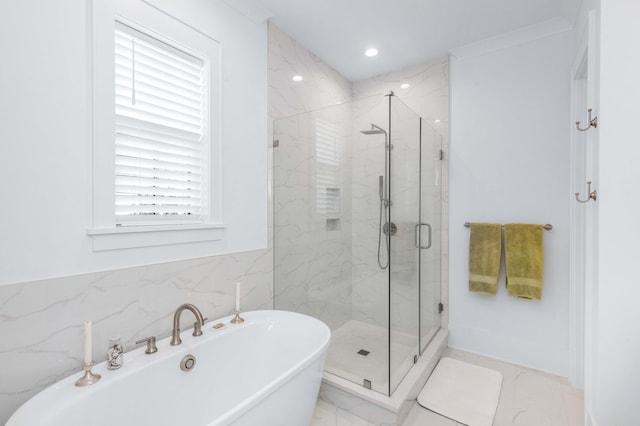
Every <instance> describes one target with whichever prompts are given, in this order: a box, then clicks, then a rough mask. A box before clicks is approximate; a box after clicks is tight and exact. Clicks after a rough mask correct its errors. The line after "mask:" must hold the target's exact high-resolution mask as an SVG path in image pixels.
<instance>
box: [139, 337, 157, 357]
mask: <svg viewBox="0 0 640 426" xmlns="http://www.w3.org/2000/svg"><path fill="white" fill-rule="evenodd" d="M144 342H147V349H146V350H145V351H144V353H145V354H147V355H150V354H153V353H156V352H158V347H157V346H156V336H149V337H147V338H145V339H141V340H138V341H137V342H136V345H139V344H140V343H144Z"/></svg>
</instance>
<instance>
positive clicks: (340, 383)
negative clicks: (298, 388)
mask: <svg viewBox="0 0 640 426" xmlns="http://www.w3.org/2000/svg"><path fill="white" fill-rule="evenodd" d="M448 338H449V330H446V329H440V330H438V332H437V333H436V335H435V336H434V337H433V339H432V340H431V342H430V343H429V345H428V346H427V348H426V350H425V352H424V353H423V354H422V356H421V357H420V358H418V362H417V363H416V364H414V365H413V367H411V369H410V370H409V372H408V373H407V375H406V376H405V377H404V379H402V381H401V382H400V384H399V385H398V387H397V388H396V390H395V391H394V392H393V394H392V395H391V396H385V395H383V394H382V393H380V392H377V391H376V390H375V383H373V384H374V389H373V390H369V389H366V388H364V387H363V386H362V384H356V383H354V382H353V381H350V380H347V379H345V378H343V377H339V376H337V375H336V374H333V373H331V372H330V371H325V372H324V373H323V377H322V385H321V386H320V399H322V400H324V401H326V402H328V403H330V404H332V405H335V406H336V407H339V408H341V409H343V410H345V411H348V412H350V413H351V414H353V415H355V416H358V417H360V418H362V419H365V420H366V421H368V422H369V423H372V424H375V425H388V424H402V422H403V421H404V419H405V418H406V417H407V415H408V414H409V411H410V410H411V407H412V406H413V403H414V402H415V400H416V398H417V397H418V394H419V393H420V390H422V388H423V386H424V384H425V383H426V382H427V379H428V378H429V375H430V374H431V371H433V369H434V368H435V366H436V364H437V363H438V360H439V359H440V356H441V355H442V352H443V351H444V349H445V348H446V347H447V343H448ZM356 356H358V357H360V358H363V357H361V356H360V355H356ZM369 356H370V355H369ZM327 361H329V356H328V357H327ZM411 362H413V360H412V361H411ZM385 375H386V372H385ZM360 383H362V379H360ZM385 392H386V387H385Z"/></svg>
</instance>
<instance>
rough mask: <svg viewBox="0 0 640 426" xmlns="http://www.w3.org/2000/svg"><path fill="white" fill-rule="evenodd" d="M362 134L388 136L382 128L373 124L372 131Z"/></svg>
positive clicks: (363, 131) (362, 131)
mask: <svg viewBox="0 0 640 426" xmlns="http://www.w3.org/2000/svg"><path fill="white" fill-rule="evenodd" d="M360 133H362V134H365V135H386V134H387V131H386V130H385V129H383V128H382V127H379V126H376V125H375V124H373V123H371V130H360Z"/></svg>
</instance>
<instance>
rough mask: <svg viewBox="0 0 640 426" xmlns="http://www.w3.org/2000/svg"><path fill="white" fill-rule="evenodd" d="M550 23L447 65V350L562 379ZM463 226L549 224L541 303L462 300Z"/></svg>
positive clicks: (559, 159) (556, 30) (562, 157)
mask: <svg viewBox="0 0 640 426" xmlns="http://www.w3.org/2000/svg"><path fill="white" fill-rule="evenodd" d="M567 29H568V28H567V27H564V28H563V27H562V26H561V25H557V24H555V23H552V25H546V26H542V27H536V28H528V29H525V30H522V31H519V32H517V33H513V34H508V35H505V36H504V37H501V38H500V39H492V40H488V41H486V42H484V43H478V44H476V45H473V46H468V47H464V48H461V49H457V50H456V51H454V52H453V56H452V57H451V66H450V72H451V145H450V153H451V154H450V155H451V157H450V201H451V203H450V234H449V235H450V284H449V298H450V301H449V302H450V305H451V308H450V316H449V320H450V330H451V335H450V337H449V342H450V345H451V346H454V347H459V348H461V349H465V350H468V351H471V352H477V353H481V354H485V355H488V356H491V357H495V358H499V359H504V360H507V361H510V362H514V363H517V364H521V365H526V366H528V367H533V368H537V369H541V370H545V371H549V372H553V373H556V374H560V375H563V376H566V375H567V373H568V351H569V329H568V307H569V300H568V295H569V277H568V274H569V262H568V260H569V257H568V255H569V253H568V251H569V229H568V219H569V217H568V215H569V204H568V203H569V201H570V196H571V194H570V193H569V191H568V185H569V133H568V132H569V123H570V122H571V121H570V117H569V116H568V112H569V67H570V63H571V55H572V49H571V41H572V38H571V36H572V34H571V33H570V32H569V31H566V30H567ZM465 222H494V223H502V224H504V223H510V222H523V223H540V224H544V223H550V224H552V225H553V227H554V228H553V230H552V231H549V232H545V235H544V237H545V275H544V292H543V298H542V300H541V301H528V300H522V299H516V298H511V297H508V296H507V293H506V289H505V287H504V272H502V275H501V277H502V278H501V280H500V286H499V290H498V294H497V295H496V296H495V297H491V296H483V295H478V294H475V293H471V292H469V291H468V247H469V245H468V244H469V230H468V229H467V228H465V227H464V226H463V224H464V223H465Z"/></svg>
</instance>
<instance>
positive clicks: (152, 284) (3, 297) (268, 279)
mask: <svg viewBox="0 0 640 426" xmlns="http://www.w3.org/2000/svg"><path fill="white" fill-rule="evenodd" d="M271 271H272V254H271V250H257V251H251V252H246V253H237V254H230V255H224V256H215V257H208V258H202V259H194V260H188V261H180V262H170V263H164V264H158V265H150V266H143V267H136V268H127V269H120V270H113V271H107V272H99V273H91V274H84V275H76V276H70V277H64V278H54V279H47V280H42V281H34V282H27V283H20V284H13V285H4V286H0V312H1V314H0V318H1V321H0V336H2V345H0V377H2V380H0V423H2V424H4V422H5V421H6V420H7V419H8V418H9V416H10V415H11V414H12V413H13V411H15V410H16V409H17V408H18V406H20V405H21V404H22V403H23V402H24V401H26V400H27V399H29V398H30V397H32V396H33V395H34V394H36V393H37V392H39V391H40V390H42V389H44V388H45V387H47V386H48V385H50V384H52V383H54V382H56V381H57V380H59V379H61V378H63V377H66V376H68V375H70V374H74V373H77V372H79V371H80V369H81V368H80V364H81V361H82V353H83V352H82V344H83V323H84V321H86V320H91V321H93V324H94V327H93V329H94V346H93V349H94V360H95V361H97V362H101V361H103V360H104V359H106V349H107V344H108V338H109V337H110V336H112V335H120V336H121V338H122V343H123V345H124V347H125V350H130V349H133V348H135V347H136V345H135V343H134V342H135V341H136V340H138V339H141V338H144V337H147V336H152V335H155V336H157V337H158V338H163V337H166V336H168V335H170V334H171V328H172V317H173V313H174V312H175V309H176V308H177V307H178V306H179V305H180V304H181V303H185V302H190V303H194V304H195V305H197V306H198V307H199V308H200V310H201V311H202V313H203V315H204V316H205V317H209V318H210V319H214V318H219V317H222V316H225V315H229V314H230V313H231V309H232V307H233V305H234V294H235V283H236V282H238V281H240V282H242V283H243V286H242V305H243V309H246V310H251V309H269V308H271V306H272V289H273V283H272V276H271ZM183 321H190V320H189V319H188V318H185V319H184V320H183ZM125 363H126V359H125Z"/></svg>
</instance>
